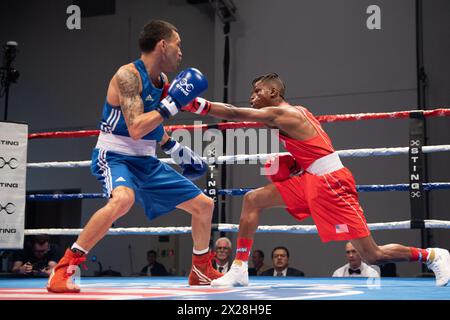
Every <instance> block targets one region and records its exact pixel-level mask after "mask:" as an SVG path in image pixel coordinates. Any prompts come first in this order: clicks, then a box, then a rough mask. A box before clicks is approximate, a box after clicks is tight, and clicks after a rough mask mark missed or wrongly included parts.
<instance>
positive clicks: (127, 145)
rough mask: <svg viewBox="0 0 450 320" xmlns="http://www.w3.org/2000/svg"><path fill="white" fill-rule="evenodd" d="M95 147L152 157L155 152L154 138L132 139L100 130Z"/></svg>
mask: <svg viewBox="0 0 450 320" xmlns="http://www.w3.org/2000/svg"><path fill="white" fill-rule="evenodd" d="M95 147H96V148H99V149H104V150H108V151H113V152H117V153H121V154H126V155H130V156H153V157H154V156H155V154H156V140H143V139H140V140H133V139H132V138H130V137H124V136H119V135H116V134H112V133H105V132H102V131H100V134H99V136H98V140H97V145H96V146H95Z"/></svg>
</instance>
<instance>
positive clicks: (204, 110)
mask: <svg viewBox="0 0 450 320" xmlns="http://www.w3.org/2000/svg"><path fill="white" fill-rule="evenodd" d="M209 109H211V102H209V101H208V100H205V99H203V98H200V97H198V98H195V99H194V100H192V102H190V103H189V104H187V105H185V106H184V107H182V108H181V110H183V111H189V112H192V113H196V114H200V115H202V116H206V115H207V114H208V113H209Z"/></svg>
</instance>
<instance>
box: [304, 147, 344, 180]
mask: <svg viewBox="0 0 450 320" xmlns="http://www.w3.org/2000/svg"><path fill="white" fill-rule="evenodd" d="M343 167H344V165H343V164H342V162H341V159H340V158H339V155H338V153H337V152H333V153H330V154H329V155H327V156H324V157H322V158H320V159H317V160H316V161H314V162H313V163H312V164H311V165H310V166H309V167H308V169H306V171H307V172H309V173H311V174H314V175H316V176H324V175H326V174H328V173H331V172H334V171H337V170H339V169H342V168H343Z"/></svg>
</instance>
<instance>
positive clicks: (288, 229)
mask: <svg viewBox="0 0 450 320" xmlns="http://www.w3.org/2000/svg"><path fill="white" fill-rule="evenodd" d="M418 113H420V116H421V117H422V118H424V117H448V116H450V109H436V110H427V111H421V110H414V111H400V112H389V113H364V114H345V115H324V116H317V119H318V120H319V121H320V122H335V121H358V120H372V119H408V118H417V114H418ZM262 126H263V125H262V124H260V123H254V122H226V123H219V124H214V125H209V124H202V125H176V126H166V127H165V128H166V130H167V131H169V132H172V131H175V130H178V129H187V130H193V129H201V130H206V129H208V128H211V127H214V128H216V129H219V130H225V129H235V128H261V127H262ZM98 133H99V131H98V130H88V131H76V132H73V131H72V132H45V133H34V134H30V135H29V136H28V139H29V140H32V139H42V138H79V137H88V136H96V135H98ZM413 149H414V150H416V149H417V150H418V152H419V153H420V154H422V153H423V154H426V153H434V152H447V151H450V145H438V146H424V145H411V144H410V145H409V146H407V147H388V148H366V149H352V150H339V151H337V152H338V154H339V156H340V157H343V158H344V157H380V156H383V157H384V156H393V155H404V154H409V155H411V152H412V150H413ZM417 150H416V151H417ZM269 156H271V154H253V155H245V154H241V155H233V156H220V157H217V158H215V162H216V163H217V164H220V163H229V162H230V161H247V160H258V161H261V162H264V161H265V160H266V159H267V158H268V157H269ZM205 160H207V161H209V160H210V159H208V158H205ZM161 161H163V162H166V163H169V164H173V163H174V162H173V160H172V159H161ZM90 163H91V161H90V160H86V161H68V162H39V163H28V164H27V168H28V169H45V168H67V169H70V168H80V167H89V166H90ZM413 183H416V182H411V181H410V183H409V184H388V185H358V186H357V190H358V191H359V192H377V191H408V192H410V196H411V197H412V198H414V197H415V196H414V195H417V192H418V191H420V192H423V191H432V190H442V189H450V182H428V181H418V182H417V185H414V186H413ZM250 190H252V189H250V188H237V189H220V190H218V194H219V195H224V196H239V195H244V194H245V193H247V192H248V191H250ZM205 192H207V190H205ZM101 198H107V195H106V194H103V193H80V194H32V195H27V201H62V200H70V199H101ZM411 203H412V204H413V203H414V202H411ZM368 226H369V228H370V230H372V231H375V230H398V229H431V228H433V229H436V228H439V229H450V220H428V219H423V217H418V216H417V215H414V214H412V216H411V220H406V221H390V222H378V223H369V224H368ZM213 228H214V230H216V231H221V232H237V231H238V225H235V224H224V223H219V224H214V225H213ZM81 230H82V229H28V230H25V235H35V234H49V235H78V234H79V233H80V232H81ZM190 232H191V227H148V228H140V227H139V228H138V227H137V228H111V229H110V230H109V232H108V235H110V236H117V235H138V234H139V235H172V234H187V233H190ZM257 232H258V233H263V232H265V233H269V232H270V233H295V234H316V233H317V228H316V227H315V226H314V225H275V226H266V225H261V226H259V228H258V230H257ZM434 281H435V280H434V278H377V279H376V278H289V277H287V278H274V277H250V285H249V286H248V287H237V288H211V287H189V286H188V285H187V278H185V277H151V278H147V277H145V278H143V277H139V278H133V277H126V278H116V277H115V278H105V277H101V278H95V277H82V279H81V282H80V283H79V285H80V287H81V290H82V292H81V293H79V294H52V293H48V292H47V291H46V289H45V284H46V279H1V278H0V300H22V299H23V300H41V299H42V300H48V299H50V300H53V299H56V300H80V299H81V300H97V299H98V300H103V299H108V300H110V299H113V300H116V299H117V300H129V299H132V300H138V299H156V300H161V299H163V300H278V299H280V300H450V285H448V286H446V287H436V286H435V282H434Z"/></svg>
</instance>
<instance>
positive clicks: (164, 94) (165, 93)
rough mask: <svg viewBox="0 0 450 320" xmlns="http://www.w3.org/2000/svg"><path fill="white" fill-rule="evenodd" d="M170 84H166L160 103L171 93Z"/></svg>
mask: <svg viewBox="0 0 450 320" xmlns="http://www.w3.org/2000/svg"><path fill="white" fill-rule="evenodd" d="M169 87H170V83H165V84H164V87H163V92H162V93H161V98H159V101H161V100H162V99H164V98H165V97H167V95H168V91H169Z"/></svg>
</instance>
